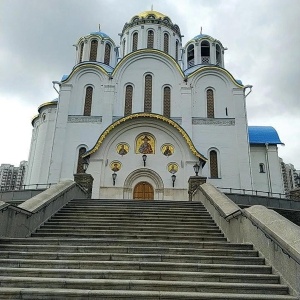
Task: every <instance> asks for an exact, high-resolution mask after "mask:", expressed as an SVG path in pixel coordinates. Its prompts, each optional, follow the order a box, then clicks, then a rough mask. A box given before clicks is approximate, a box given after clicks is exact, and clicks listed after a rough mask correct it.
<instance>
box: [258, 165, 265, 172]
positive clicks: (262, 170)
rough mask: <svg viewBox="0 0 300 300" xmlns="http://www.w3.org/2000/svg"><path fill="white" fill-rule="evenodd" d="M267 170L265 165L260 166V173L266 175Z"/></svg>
mask: <svg viewBox="0 0 300 300" xmlns="http://www.w3.org/2000/svg"><path fill="white" fill-rule="evenodd" d="M265 172H266V170H265V165H264V164H263V163H260V164H259V173H265Z"/></svg>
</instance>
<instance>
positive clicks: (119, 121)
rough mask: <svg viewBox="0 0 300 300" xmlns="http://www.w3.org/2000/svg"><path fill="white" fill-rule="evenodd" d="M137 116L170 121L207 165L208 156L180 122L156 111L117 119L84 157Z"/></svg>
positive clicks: (192, 150)
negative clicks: (201, 151)
mask: <svg viewBox="0 0 300 300" xmlns="http://www.w3.org/2000/svg"><path fill="white" fill-rule="evenodd" d="M136 118H153V119H157V120H161V121H163V122H166V123H168V124H169V125H171V126H172V127H174V128H175V129H176V130H177V131H178V132H179V133H180V134H181V135H182V137H183V138H184V140H185V142H186V143H187V145H188V147H189V149H190V150H191V152H192V153H193V154H194V155H195V156H196V157H198V158H199V160H200V161H201V163H202V165H205V163H206V161H207V158H205V156H203V155H202V154H201V153H200V152H198V151H197V149H196V148H195V146H194V144H193V142H192V140H191V139H190V137H189V135H188V134H187V133H186V131H185V130H184V129H183V128H182V127H181V126H180V125H178V123H176V122H175V121H173V120H171V119H168V118H166V117H164V116H162V115H159V114H154V113H136V114H132V115H129V116H126V117H124V118H121V119H119V120H117V121H116V122H114V123H112V124H111V125H109V126H108V127H107V128H106V129H105V130H104V131H103V132H102V134H101V135H100V137H99V138H98V140H97V142H96V144H95V145H94V147H93V148H92V149H91V150H89V151H87V152H86V153H85V154H84V156H83V157H86V156H89V155H91V154H93V153H95V152H96V151H97V150H98V149H99V147H100V146H101V144H102V143H103V141H104V140H105V138H106V137H107V135H108V134H109V133H110V132H111V131H112V130H113V129H115V128H116V127H118V126H119V125H121V124H123V123H124V122H126V121H128V120H132V119H136Z"/></svg>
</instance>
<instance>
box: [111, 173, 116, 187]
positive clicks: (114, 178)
mask: <svg viewBox="0 0 300 300" xmlns="http://www.w3.org/2000/svg"><path fill="white" fill-rule="evenodd" d="M111 176H112V179H113V185H116V178H117V173H116V172H113V173H112V175H111Z"/></svg>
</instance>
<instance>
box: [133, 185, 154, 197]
mask: <svg viewBox="0 0 300 300" xmlns="http://www.w3.org/2000/svg"><path fill="white" fill-rule="evenodd" d="M133 199H135V200H153V199H154V191H153V187H152V185H151V184H150V183H148V182H146V181H142V182H139V183H138V184H137V185H136V186H135V187H134V190H133Z"/></svg>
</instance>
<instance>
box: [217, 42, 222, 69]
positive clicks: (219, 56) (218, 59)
mask: <svg viewBox="0 0 300 300" xmlns="http://www.w3.org/2000/svg"><path fill="white" fill-rule="evenodd" d="M216 60H217V61H216V64H217V65H218V66H221V64H222V61H221V60H222V59H221V48H220V46H219V45H218V44H217V45H216Z"/></svg>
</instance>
